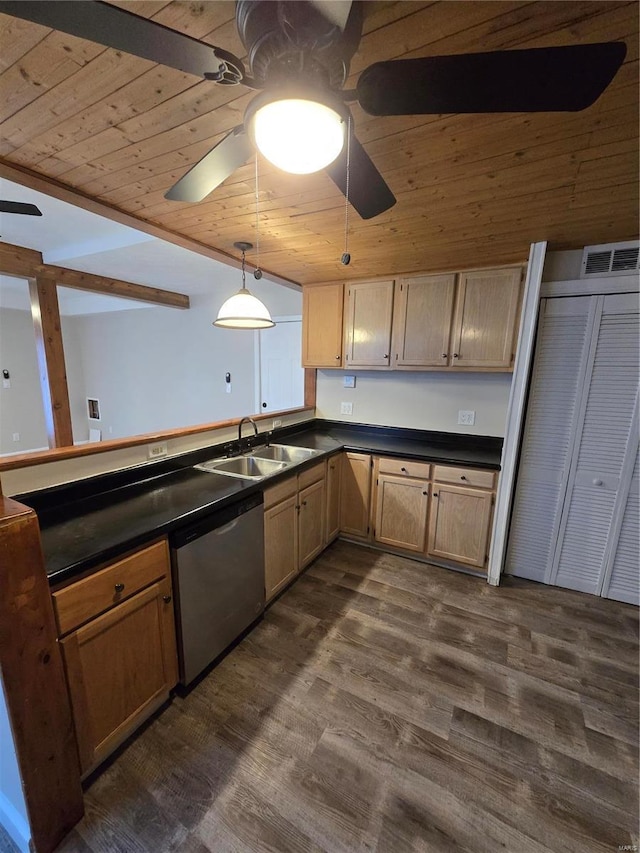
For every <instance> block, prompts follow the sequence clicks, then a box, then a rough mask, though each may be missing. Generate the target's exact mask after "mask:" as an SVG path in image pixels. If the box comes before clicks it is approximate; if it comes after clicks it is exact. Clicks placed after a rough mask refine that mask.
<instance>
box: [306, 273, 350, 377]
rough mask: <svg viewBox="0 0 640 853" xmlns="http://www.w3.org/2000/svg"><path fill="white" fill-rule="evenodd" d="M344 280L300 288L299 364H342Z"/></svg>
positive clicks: (336, 365) (339, 365) (337, 365)
mask: <svg viewBox="0 0 640 853" xmlns="http://www.w3.org/2000/svg"><path fill="white" fill-rule="evenodd" d="M343 306H344V285H343V284H322V285H313V286H311V285H308V286H305V287H304V288H303V290H302V366H303V367H342V312H343Z"/></svg>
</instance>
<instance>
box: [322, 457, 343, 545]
mask: <svg viewBox="0 0 640 853" xmlns="http://www.w3.org/2000/svg"><path fill="white" fill-rule="evenodd" d="M341 483H342V454H341V453H339V454H336V455H335V456H331V457H330V458H329V459H327V476H326V492H325V494H326V501H327V512H326V516H325V523H324V544H325V545H328V544H329V543H330V542H333V540H334V539H335V538H336V537H337V535H338V534H339V533H340V486H341Z"/></svg>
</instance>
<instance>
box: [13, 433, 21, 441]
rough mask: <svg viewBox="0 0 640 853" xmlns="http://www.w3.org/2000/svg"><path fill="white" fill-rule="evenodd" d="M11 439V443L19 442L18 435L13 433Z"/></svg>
mask: <svg viewBox="0 0 640 853" xmlns="http://www.w3.org/2000/svg"><path fill="white" fill-rule="evenodd" d="M11 438H12V440H13V441H20V433H19V432H14V433H13V435H12V436H11Z"/></svg>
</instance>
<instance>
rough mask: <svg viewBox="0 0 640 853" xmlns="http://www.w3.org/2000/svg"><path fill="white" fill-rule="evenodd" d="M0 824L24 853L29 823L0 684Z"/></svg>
mask: <svg viewBox="0 0 640 853" xmlns="http://www.w3.org/2000/svg"><path fill="white" fill-rule="evenodd" d="M0 824H2V826H3V827H4V828H5V829H6V830H7V832H8V833H9V836H10V837H11V838H12V839H13V840H14V841H15V843H16V845H17V847H18V849H19V850H20V851H24V853H28V850H29V839H30V837H31V832H30V830H29V820H28V818H27V807H26V805H25V802H24V796H23V793H22V782H21V781H20V771H19V770H18V761H17V759H16V753H15V747H14V744H13V735H12V733H11V727H10V725H9V715H8V713H7V706H6V703H5V698H4V691H3V689H2V684H1V683H0Z"/></svg>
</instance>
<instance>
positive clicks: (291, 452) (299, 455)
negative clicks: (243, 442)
mask: <svg viewBox="0 0 640 853" xmlns="http://www.w3.org/2000/svg"><path fill="white" fill-rule="evenodd" d="M318 452H319V451H318V450H312V449H311V448H310V447H295V446H294V445H292V444H270V445H269V447H258V448H256V450H252V451H251V453H250V454H249V455H250V456H252V457H253V458H254V459H256V458H259V459H274V460H276V461H277V462H286V463H287V464H288V465H295V464H296V463H298V462H304V461H305V460H306V459H309V458H310V457H311V456H315V455H316V453H318Z"/></svg>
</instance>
